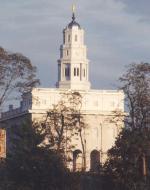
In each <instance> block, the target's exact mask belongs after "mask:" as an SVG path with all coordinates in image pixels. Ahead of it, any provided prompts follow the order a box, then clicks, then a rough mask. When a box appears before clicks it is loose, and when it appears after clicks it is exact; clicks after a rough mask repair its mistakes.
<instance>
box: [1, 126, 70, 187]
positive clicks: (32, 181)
mask: <svg viewBox="0 0 150 190" xmlns="http://www.w3.org/2000/svg"><path fill="white" fill-rule="evenodd" d="M10 130H11V138H10V143H11V146H10V148H11V150H10V152H9V155H8V156H7V159H6V165H5V173H6V179H5V183H4V185H5V188H4V189H8V190H13V189H14V190H21V189H23V190H24V189H28V190H53V189H62V187H63V186H64V182H65V176H66V175H67V170H66V168H65V166H64V162H63V159H62V157H61V155H60V154H58V153H57V152H55V151H54V150H51V149H49V147H44V146H42V145H43V144H42V142H43V140H44V139H45V134H44V130H43V129H42V128H41V126H39V125H34V126H33V127H31V126H30V125H27V124H24V125H22V126H18V127H12V128H11V129H10ZM8 184H9V185H8Z"/></svg>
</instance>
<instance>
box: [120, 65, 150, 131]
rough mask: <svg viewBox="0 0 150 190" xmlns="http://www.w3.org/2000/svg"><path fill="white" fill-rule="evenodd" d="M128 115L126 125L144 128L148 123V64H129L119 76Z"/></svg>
mask: <svg viewBox="0 0 150 190" xmlns="http://www.w3.org/2000/svg"><path fill="white" fill-rule="evenodd" d="M120 81H121V83H122V87H121V89H122V90H123V91H124V93H125V95H126V105H127V108H128V112H129V115H128V117H127V118H126V121H125V122H126V126H127V127H129V128H144V127H148V126H149V124H150V117H149V115H150V64H149V63H141V64H131V65H130V66H129V68H128V70H127V72H126V73H125V74H124V75H123V76H122V77H121V78H120Z"/></svg>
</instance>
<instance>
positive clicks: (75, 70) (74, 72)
mask: <svg viewBox="0 0 150 190" xmlns="http://www.w3.org/2000/svg"><path fill="white" fill-rule="evenodd" d="M74 76H76V68H74Z"/></svg>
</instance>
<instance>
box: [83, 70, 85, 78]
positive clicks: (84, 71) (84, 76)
mask: <svg viewBox="0 0 150 190" xmlns="http://www.w3.org/2000/svg"><path fill="white" fill-rule="evenodd" d="M83 76H84V77H85V69H84V70H83Z"/></svg>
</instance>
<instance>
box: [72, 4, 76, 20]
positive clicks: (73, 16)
mask: <svg viewBox="0 0 150 190" xmlns="http://www.w3.org/2000/svg"><path fill="white" fill-rule="evenodd" d="M75 10H76V6H75V4H73V5H72V20H73V21H74V20H75Z"/></svg>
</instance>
